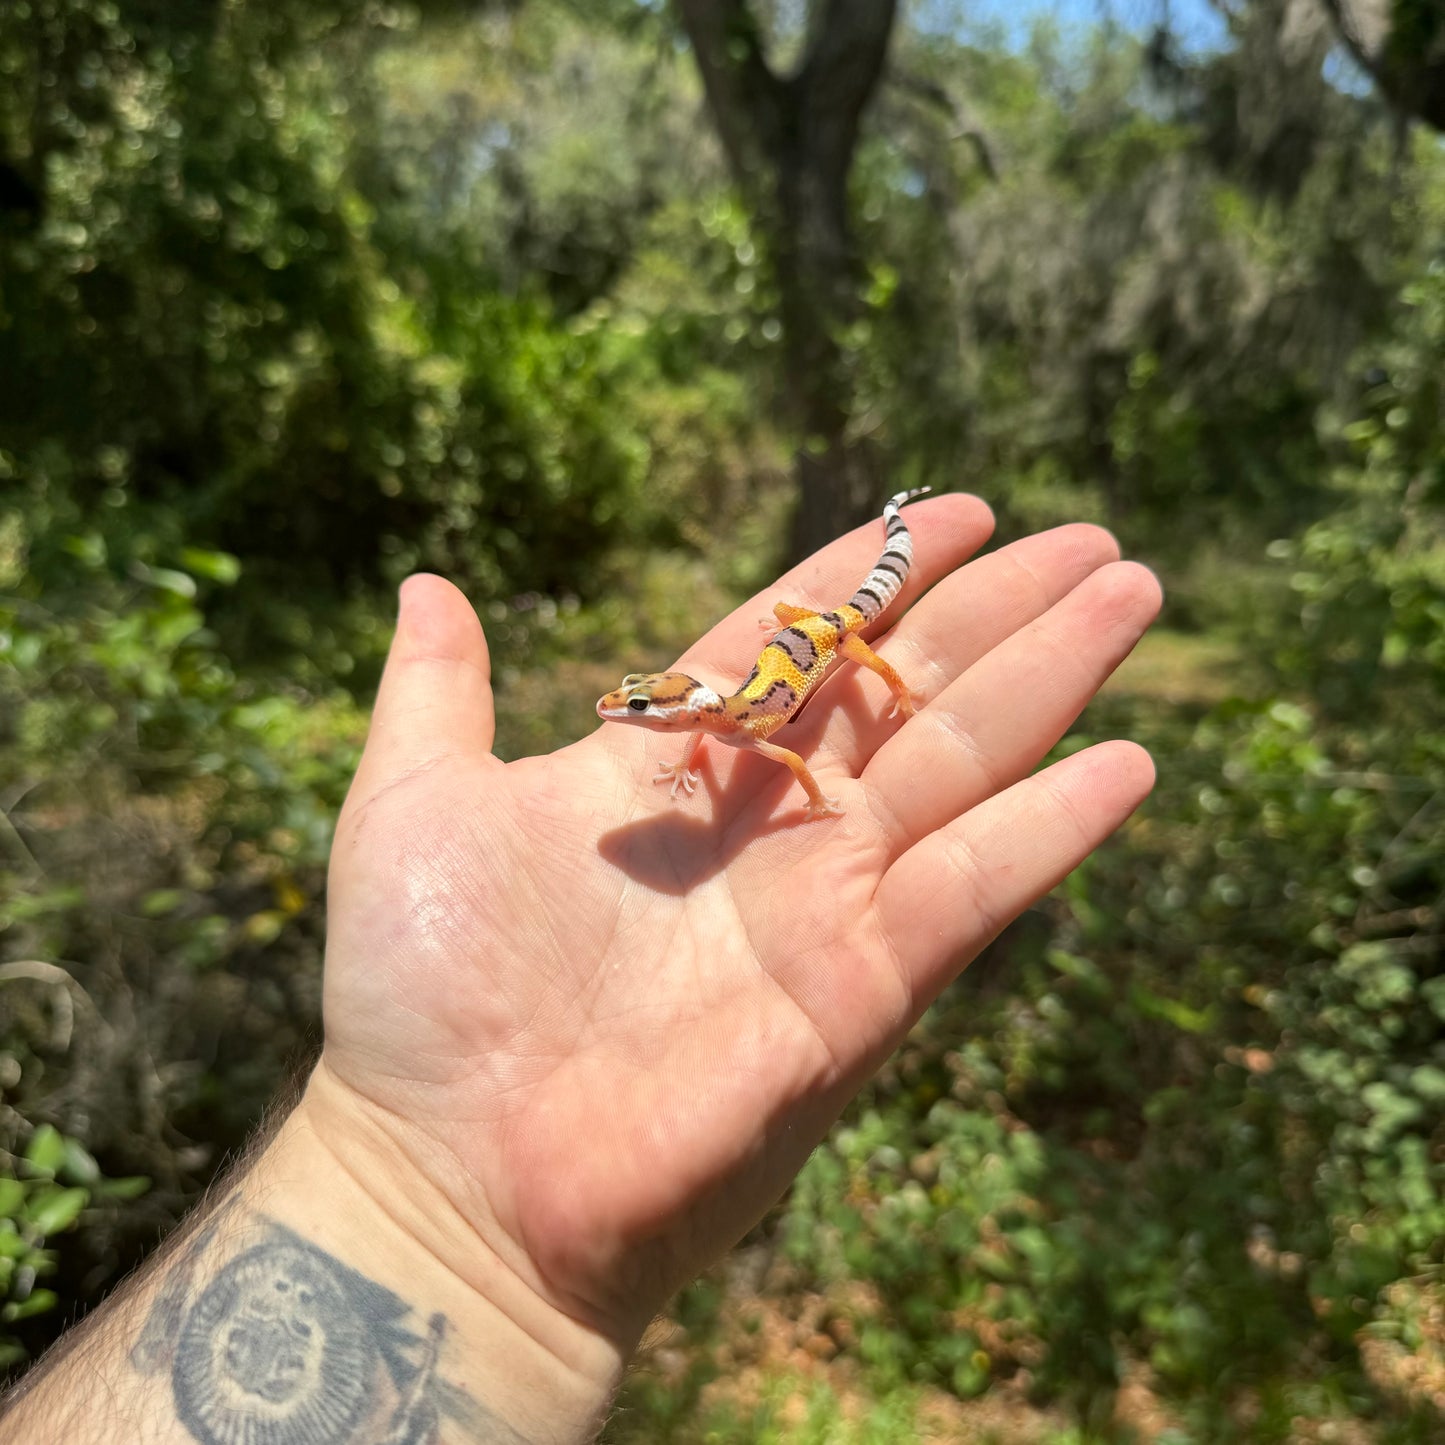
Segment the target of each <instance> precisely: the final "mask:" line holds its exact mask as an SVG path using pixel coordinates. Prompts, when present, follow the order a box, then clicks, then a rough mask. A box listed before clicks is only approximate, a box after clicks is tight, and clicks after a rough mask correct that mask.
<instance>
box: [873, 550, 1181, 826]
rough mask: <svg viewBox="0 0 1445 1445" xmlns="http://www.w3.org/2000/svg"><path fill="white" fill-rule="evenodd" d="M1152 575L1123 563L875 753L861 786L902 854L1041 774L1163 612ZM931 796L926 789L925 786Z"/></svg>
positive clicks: (1018, 637) (1023, 633) (1003, 647)
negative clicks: (1044, 761) (1092, 700)
mask: <svg viewBox="0 0 1445 1445" xmlns="http://www.w3.org/2000/svg"><path fill="white" fill-rule="evenodd" d="M1161 600H1162V598H1161V594H1160V591H1159V583H1158V581H1157V580H1156V578H1155V577H1154V574H1153V573H1152V572H1150V571H1149V570H1148V568H1146V567H1141V566H1140V565H1139V564H1138V563H1134V562H1115V563H1112V564H1110V565H1108V566H1104V567H1101V568H1099V569H1098V570H1096V571H1095V572H1093V573H1091V574H1090V575H1089V576H1087V577H1086V578H1084V580H1082V581H1081V582H1080V583H1079V584H1078V585H1077V586H1076V587H1074V588H1073V589H1072V590H1071V591H1070V592H1068V593H1067V594H1066V595H1065V596H1064V597H1063V598H1061V599H1060V600H1059V601H1058V602H1056V603H1055V604H1054V605H1053V606H1052V607H1051V608H1049V610H1048V611H1047V612H1045V613H1043V614H1042V615H1041V616H1039V617H1037V618H1035V619H1034V620H1033V621H1032V622H1030V623H1029V624H1028V625H1027V626H1025V627H1023V628H1021V629H1020V630H1019V631H1017V632H1014V633H1013V634H1012V635H1010V636H1008V637H1006V638H1005V639H1004V640H1003V641H1002V642H1000V643H999V644H998V645H997V646H996V647H994V648H992V649H991V650H990V651H988V652H987V653H986V654H985V655H984V656H983V657H981V658H980V659H979V660H978V661H977V662H976V663H974V665H973V666H972V667H969V668H968V669H967V670H966V671H965V672H964V673H963V674H962V675H961V676H960V677H958V678H957V679H956V680H955V681H954V682H953V683H951V684H950V685H949V686H948V687H947V688H946V689H945V690H944V691H943V692H942V693H941V694H940V695H939V696H938V697H936V698H934V699H933V701H932V702H930V704H929V705H928V706H927V707H926V708H924V709H923V710H922V711H921V712H920V713H919V714H918V715H917V716H916V717H914V718H912V719H910V721H909V723H908V725H907V726H906V727H904V728H902V729H901V730H899V731H897V732H895V733H894V734H893V735H892V736H891V737H889V738H888V739H887V741H886V742H884V744H883V746H882V747H881V748H879V749H878V751H877V752H876V753H875V754H874V756H873V758H872V759H871V760H870V762H869V763H868V765H867V767H866V768H865V769H864V771H863V774H862V781H863V785H864V788H865V791H866V793H867V796H868V798H869V800H870V804H871V806H872V807H873V808H874V810H875V812H876V813H877V814H878V816H879V817H880V818H881V819H882V820H883V821H884V823H885V825H886V826H887V827H888V828H889V829H890V830H891V833H892V835H893V839H894V845H895V847H896V848H900V849H901V848H903V847H906V846H907V845H909V844H911V843H913V842H915V841H916V840H917V839H919V838H921V837H923V836H924V835H925V834H927V833H931V832H932V831H933V830H934V829H935V828H941V827H942V826H943V825H944V824H946V823H947V822H949V821H950V820H951V819H952V818H954V817H956V816H957V815H958V814H960V813H962V812H964V811H966V810H967V809H969V808H972V807H974V806H975V805H976V804H977V803H979V802H981V801H982V800H983V799H984V798H987V797H989V796H990V795H992V794H994V793H997V792H1000V791H1001V790H1002V789H1004V788H1006V787H1008V786H1009V785H1011V784H1012V783H1015V782H1017V781H1018V780H1019V779H1020V778H1022V777H1025V776H1027V774H1028V773H1030V772H1031V771H1032V770H1033V769H1034V768H1035V767H1037V766H1038V763H1039V760H1040V758H1042V757H1043V756H1044V755H1045V754H1046V753H1047V752H1048V750H1049V749H1050V748H1051V747H1053V745H1054V744H1055V743H1056V742H1058V740H1059V739H1060V738H1061V737H1062V736H1063V735H1064V733H1065V731H1066V730H1067V729H1068V727H1069V725H1070V724H1071V723H1072V722H1073V721H1074V719H1075V718H1077V717H1078V715H1079V714H1080V713H1081V712H1082V711H1083V710H1084V708H1085V706H1087V704H1088V702H1089V699H1090V698H1092V697H1093V696H1094V694H1095V693H1096V692H1097V691H1098V690H1099V688H1100V687H1101V686H1102V685H1103V683H1104V681H1105V680H1106V679H1107V678H1108V676H1109V675H1110V673H1112V672H1113V671H1114V669H1115V668H1116V667H1118V665H1119V664H1120V663H1121V662H1122V661H1123V660H1124V659H1125V658H1126V657H1127V656H1128V655H1129V653H1130V651H1131V650H1132V649H1133V647H1134V645H1135V643H1137V642H1138V640H1139V638H1140V637H1141V636H1143V634H1144V631H1145V629H1146V628H1148V626H1149V624H1150V623H1151V622H1153V620H1154V618H1155V617H1156V616H1157V615H1158V612H1159V606H1160V603H1161ZM925 777H926V778H927V779H928V786H927V787H919V786H918V783H919V780H920V779H921V778H925Z"/></svg>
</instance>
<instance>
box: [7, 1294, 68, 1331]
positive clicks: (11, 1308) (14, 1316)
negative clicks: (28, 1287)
mask: <svg viewBox="0 0 1445 1445" xmlns="http://www.w3.org/2000/svg"><path fill="white" fill-rule="evenodd" d="M59 1299H60V1297H59V1295H57V1294H56V1293H55V1291H54V1290H53V1289H37V1290H32V1291H31V1292H30V1296H29V1298H28V1299H23V1300H20V1301H19V1302H18V1303H13V1304H8V1305H6V1306H5V1307H4V1308H3V1309H0V1320H4V1321H5V1323H6V1324H14V1322H15V1321H16V1320H27V1319H29V1318H30V1317H31V1315H43V1314H44V1313H45V1311H46V1310H53V1309H54V1308H55V1306H56V1304H57V1303H58V1302H59Z"/></svg>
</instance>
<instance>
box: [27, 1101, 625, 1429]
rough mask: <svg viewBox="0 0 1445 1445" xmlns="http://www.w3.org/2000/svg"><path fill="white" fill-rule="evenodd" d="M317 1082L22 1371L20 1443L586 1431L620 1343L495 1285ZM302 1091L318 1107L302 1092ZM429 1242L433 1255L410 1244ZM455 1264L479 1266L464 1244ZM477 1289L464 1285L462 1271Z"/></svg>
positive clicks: (602, 1406)
mask: <svg viewBox="0 0 1445 1445" xmlns="http://www.w3.org/2000/svg"><path fill="white" fill-rule="evenodd" d="M334 1092H335V1090H334V1086H332V1088H331V1089H330V1090H328V1089H327V1088H326V1087H324V1086H323V1087H320V1088H318V1087H317V1084H316V1081H313V1085H312V1087H311V1088H310V1089H309V1090H308V1093H307V1096H306V1097H305V1098H303V1100H302V1102H301V1104H300V1105H299V1106H298V1107H297V1109H296V1110H295V1111H294V1112H293V1113H292V1114H291V1115H290V1117H289V1118H288V1119H287V1120H286V1121H285V1122H284V1123H283V1124H282V1125H281V1126H280V1127H279V1129H278V1130H277V1132H276V1134H275V1137H274V1138H273V1139H272V1140H271V1142H270V1144H269V1145H268V1146H267V1147H266V1149H265V1150H264V1152H262V1153H260V1154H259V1156H258V1157H257V1158H256V1159H255V1160H254V1161H253V1162H252V1163H250V1165H249V1166H248V1167H246V1166H243V1168H242V1170H241V1171H240V1172H239V1173H238V1174H237V1175H236V1176H235V1177H233V1178H232V1179H231V1180H230V1181H228V1184H227V1186H226V1188H225V1189H224V1190H223V1191H221V1192H220V1193H219V1195H218V1196H217V1202H216V1203H215V1204H214V1205H213V1206H211V1207H210V1208H209V1209H208V1210H207V1211H206V1213H205V1214H204V1216H203V1217H200V1218H198V1219H197V1220H194V1221H190V1222H188V1224H187V1225H186V1227H185V1230H184V1234H183V1235H182V1236H181V1237H179V1238H178V1239H177V1240H176V1241H175V1242H174V1243H173V1245H172V1246H171V1247H170V1248H168V1249H167V1250H166V1251H165V1252H164V1254H163V1256H162V1257H160V1258H158V1259H157V1260H156V1261H153V1262H152V1264H151V1265H150V1266H148V1267H147V1268H146V1269H145V1270H143V1271H142V1272H141V1273H140V1274H139V1275H138V1276H137V1277H136V1278H135V1279H134V1280H132V1281H131V1282H130V1284H129V1285H128V1286H127V1287H126V1288H125V1289H124V1290H123V1291H121V1292H120V1293H119V1294H118V1295H117V1297H116V1298H114V1299H113V1300H111V1301H110V1302H109V1303H108V1304H106V1305H105V1306H103V1307H101V1309H99V1310H97V1311H96V1312H95V1314H94V1315H93V1316H92V1317H91V1318H90V1319H88V1320H87V1321H86V1323H85V1324H84V1325H82V1326H80V1327H79V1331H78V1332H77V1338H76V1340H74V1341H62V1343H61V1345H60V1346H59V1347H58V1348H57V1351H56V1357H55V1359H54V1360H53V1361H52V1360H46V1361H42V1362H41V1364H40V1365H39V1366H37V1368H36V1370H35V1371H34V1372H32V1375H31V1376H30V1377H27V1380H26V1381H25V1382H24V1384H22V1386H21V1387H20V1389H19V1391H18V1392H17V1393H16V1394H15V1395H14V1396H13V1397H12V1398H11V1400H10V1401H9V1403H8V1406H7V1407H3V1408H0V1436H3V1437H4V1438H6V1439H10V1438H14V1439H17V1440H19V1439H23V1440H25V1441H27V1442H29V1445H51V1442H55V1445H59V1442H62V1441H64V1442H65V1445H90V1442H95V1445H102V1442H104V1445H110V1442H112V1441H114V1440H117V1439H122V1438H123V1439H127V1440H134V1441H136V1442H138V1445H172V1442H174V1445H195V1442H197V1441H199V1442H202V1445H243V1442H244V1445H453V1442H456V1445H461V1442H468V1445H471V1442H478V1445H480V1442H488V1445H490V1442H505V1445H522V1442H527V1445H531V1442H539V1445H540V1442H547V1445H554V1442H555V1445H563V1442H574V1441H585V1440H590V1439H592V1438H594V1436H595V1434H596V1432H597V1430H598V1428H599V1427H600V1424H601V1421H602V1418H603V1415H604V1413H605V1411H606V1408H607V1404H608V1401H609V1400H610V1397H611V1393H612V1390H613V1389H614V1387H615V1385H616V1381H617V1379H618V1378H619V1376H620V1373H621V1367H622V1351H621V1350H620V1349H619V1348H618V1347H617V1346H616V1345H614V1344H612V1343H610V1342H608V1341H606V1340H604V1339H602V1338H601V1337H600V1336H598V1335H597V1334H595V1333H594V1332H592V1331H589V1330H587V1329H586V1328H584V1327H583V1326H581V1325H578V1324H577V1323H575V1322H573V1321H571V1320H569V1319H567V1318H565V1317H562V1316H558V1315H557V1314H556V1313H555V1312H554V1311H550V1310H549V1307H548V1306H546V1305H545V1304H543V1303H542V1302H541V1301H538V1300H536V1299H535V1297H533V1296H531V1295H530V1294H529V1293H528V1292H527V1291H526V1290H525V1289H524V1288H523V1287H521V1286H520V1285H519V1284H517V1282H515V1281H513V1280H511V1279H510V1278H509V1277H507V1276H506V1275H505V1273H504V1272H502V1271H500V1270H497V1269H494V1268H491V1267H490V1266H488V1265H487V1264H485V1263H478V1264H477V1267H476V1268H475V1269H474V1270H469V1271H467V1273H468V1274H470V1275H471V1276H472V1277H470V1278H464V1277H462V1272H460V1271H457V1270H456V1269H454V1268H449V1267H448V1266H447V1265H445V1264H443V1263H442V1260H443V1259H453V1260H454V1259H455V1258H456V1257H457V1251H458V1249H459V1247H465V1246H466V1244H467V1243H468V1241H467V1240H466V1238H465V1230H464V1227H463V1226H461V1225H460V1222H459V1221H453V1220H449V1219H447V1218H446V1217H445V1211H444V1210H443V1211H439V1210H437V1209H436V1208H435V1206H434V1204H428V1205H427V1206H424V1207H421V1208H417V1207H415V1201H413V1200H410V1199H408V1198H407V1197H406V1187H405V1172H404V1168H403V1166H402V1161H398V1160H396V1159H395V1158H390V1159H389V1158H388V1157H387V1155H386V1150H385V1147H384V1146H381V1145H379V1144H378V1141H377V1140H375V1139H373V1138H368V1137H366V1134H365V1131H359V1132H358V1131H356V1130H354V1129H353V1128H352V1127H351V1124H350V1123H349V1121H348V1120H347V1119H346V1118H345V1117H344V1114H345V1111H344V1110H340V1109H338V1108H337V1107H336V1104H335V1100H334V1098H330V1097H327V1096H328V1094H334ZM318 1096H319V1097H318ZM433 1232H440V1233H442V1234H446V1235H448V1236H449V1238H447V1239H446V1240H445V1241H444V1242H443V1244H442V1247H440V1248H438V1247H437V1246H438V1241H437V1240H435V1239H434V1238H432V1237H429V1236H430V1235H431V1234H432V1233H433ZM475 1253H476V1254H484V1253H485V1252H484V1251H482V1250H481V1249H480V1247H479V1246H478V1247H477V1249H476V1250H475ZM488 1278H490V1280H491V1284H489V1285H484V1286H482V1287H479V1279H481V1280H487V1279H488Z"/></svg>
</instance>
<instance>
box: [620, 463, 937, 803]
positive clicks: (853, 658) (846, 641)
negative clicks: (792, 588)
mask: <svg viewBox="0 0 1445 1445" xmlns="http://www.w3.org/2000/svg"><path fill="white" fill-rule="evenodd" d="M928 490H929V489H928V488H927V487H920V488H918V490H917V491H912V492H899V493H898V495H897V496H895V497H892V498H890V499H889V501H888V503H887V505H886V506H885V507H884V508H883V525H884V531H885V534H886V538H887V540H886V542H885V544H884V552H883V555H882V556H881V557H880V558H879V559H878V563H877V565H876V566H875V567H874V568H873V570H872V571H871V572H870V573H869V574H868V576H867V577H866V578H865V579H864V581H863V584H862V586H860V587H859V588H858V590H857V591H856V592H855V593H854V594H853V597H852V600H851V601H849V602H846V603H845V604H844V605H843V606H841V607H837V608H834V609H833V610H832V611H831V612H815V611H813V610H812V609H811V608H807V607H794V606H791V605H790V604H788V603H786V602H780V603H778V604H777V606H776V607H774V608H773V613H774V615H775V616H776V617H777V619H778V623H779V625H780V629H781V630H780V631H779V632H778V635H777V636H776V637H774V638H773V640H772V641H771V642H770V643H768V645H767V646H766V647H765V648H764V649H763V650H762V652H761V653H760V654H759V656H758V660H757V662H756V663H755V664H754V666H753V670H752V672H751V673H749V674H748V677H747V680H746V681H745V682H744V683H743V685H742V686H741V687H740V688H738V690H737V691H736V692H735V693H733V694H732V695H731V696H729V697H724V696H722V695H721V694H719V693H718V692H716V691H714V689H712V688H710V687H708V686H707V685H706V684H705V683H701V682H699V681H698V680H697V679H696V678H693V677H689V676H687V674H686V673H682V672H655V673H631V674H629V675H628V676H627V677H624V678H623V679H622V685H621V687H619V688H617V689H616V690H615V691H613V692H609V693H608V694H607V696H606V697H603V698H600V699H599V700H598V703H597V716H598V717H600V718H603V719H604V720H606V721H608V722H625V723H632V724H633V725H635V726H638V727H645V728H651V729H652V730H653V731H656V732H687V733H690V734H691V736H690V737H689V738H688V740H687V743H686V745H685V746H684V747H683V750H682V757H681V758H680V759H679V760H678V761H677V762H676V763H662V764H660V765H659V771H658V774H657V776H656V777H655V778H654V779H653V782H656V783H662V782H667V781H669V780H670V781H671V783H672V789H671V797H672V798H673V799H674V800H676V798H677V793H678V789H679V788H681V789H682V790H683V792H684V793H691V792H692V790H693V786H694V784H695V783H696V782H697V776H698V775H697V774H696V773H695V772H694V771H693V770H692V767H691V764H692V761H693V759H694V758H695V757H696V756H697V750H698V748H699V747H701V746H702V740H703V739H704V738H705V737H714V738H716V739H717V740H718V741H719V742H724V743H727V744H728V745H729V746H730V747H735V748H748V749H750V750H751V751H753V752H757V753H761V754H762V755H763V756H764V757H768V758H772V759H773V760H774V761H776V762H779V763H783V764H785V765H786V766H787V767H788V768H790V769H792V773H793V776H794V777H795V778H797V780H798V782H799V783H801V784H802V787H803V791H804V792H805V793H807V795H808V816H809V817H813V818H820V817H828V816H830V815H832V814H837V813H841V812H842V809H841V808H840V807H839V806H838V802H837V800H836V799H834V798H828V797H825V796H824V795H823V791H822V789H821V788H819V786H818V784H817V782H816V780H815V779H814V777H813V775H812V773H810V772H809V771H808V767H807V765H806V764H805V763H804V762H803V760H802V758H800V757H799V756H798V755H797V753H794V752H789V751H788V749H787V748H781V747H778V746H777V745H776V744H774V743H770V742H769V741H768V738H769V737H770V736H771V735H772V734H773V733H774V732H776V731H777V730H778V729H779V728H780V727H782V726H783V724H784V723H786V722H787V721H789V719H791V718H792V717H793V716H795V715H796V713H797V711H798V709H799V708H800V707H802V705H803V703H804V702H805V701H806V700H807V698H808V695H809V693H811V692H812V691H813V689H814V688H815V687H817V685H818V684H819V683H820V682H821V681H822V680H823V676H824V674H825V673H826V672H827V671H828V668H829V667H830V666H831V664H832V662H833V660H834V659H835V658H837V657H844V658H847V659H848V660H849V661H850V662H856V663H857V664H858V665H859V666H860V667H866V668H868V669H870V670H871V671H873V672H876V673H877V674H878V676H879V677H881V678H882V679H883V680H884V681H885V682H886V683H887V684H888V686H889V687H890V688H891V689H892V691H893V697H894V703H893V710H892V712H891V713H890V714H889V716H890V717H896V716H898V714H899V713H902V715H903V716H904V717H905V718H907V717H912V716H913V697H912V695H911V694H910V693H909V691H908V688H907V687H906V686H905V685H904V682H903V679H902V678H901V677H899V675H898V673H897V672H896V671H895V670H894V669H893V668H892V667H891V666H889V664H888V663H886V662H885V661H884V660H883V659H882V658H881V657H879V656H878V654H877V653H876V652H874V651H873V649H872V648H871V647H869V646H868V644H867V643H866V642H864V640H863V638H862V637H861V636H860V635H859V634H860V633H861V632H862V630H863V629H864V628H865V627H867V626H868V625H869V623H871V622H872V621H873V620H874V619H875V618H876V617H877V616H878V615H879V614H880V613H881V612H882V611H883V609H884V608H885V607H887V606H888V604H889V603H890V602H892V601H893V599H894V598H895V597H896V596H897V595H898V593H899V592H900V591H901V590H902V588H903V583H904V581H905V580H906V579H907V576H908V569H909V567H910V566H911V565H912V562H913V539H912V537H911V536H910V535H909V532H908V527H907V524H906V523H905V522H904V521H903V518H902V516H901V515H900V514H899V509H900V508H901V507H902V506H903V504H904V503H905V502H907V501H909V500H910V499H911V498H913V497H917V496H921V495H922V494H923V493H924V492H926V491H928Z"/></svg>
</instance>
